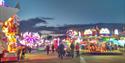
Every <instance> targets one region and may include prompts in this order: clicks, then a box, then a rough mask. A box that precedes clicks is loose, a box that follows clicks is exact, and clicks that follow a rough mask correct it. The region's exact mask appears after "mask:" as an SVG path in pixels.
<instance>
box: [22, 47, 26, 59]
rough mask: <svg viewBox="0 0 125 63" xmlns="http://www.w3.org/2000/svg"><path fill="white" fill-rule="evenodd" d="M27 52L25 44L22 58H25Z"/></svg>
mask: <svg viewBox="0 0 125 63" xmlns="http://www.w3.org/2000/svg"><path fill="white" fill-rule="evenodd" d="M25 54H26V47H25V46H23V47H22V54H21V55H22V56H21V59H24V58H25Z"/></svg>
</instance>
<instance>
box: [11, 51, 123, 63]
mask: <svg viewBox="0 0 125 63" xmlns="http://www.w3.org/2000/svg"><path fill="white" fill-rule="evenodd" d="M12 63H125V55H115V56H113V55H95V56H94V55H88V56H87V55H81V56H80V57H75V58H73V59H72V58H70V57H65V58H64V59H63V60H61V59H59V58H58V56H57V54H50V55H46V54H45V53H32V54H26V57H25V60H24V61H20V62H12Z"/></svg>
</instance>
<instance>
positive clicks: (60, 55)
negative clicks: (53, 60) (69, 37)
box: [58, 42, 65, 59]
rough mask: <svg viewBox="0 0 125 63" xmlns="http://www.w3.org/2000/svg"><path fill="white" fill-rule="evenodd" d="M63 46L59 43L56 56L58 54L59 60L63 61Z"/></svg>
mask: <svg viewBox="0 0 125 63" xmlns="http://www.w3.org/2000/svg"><path fill="white" fill-rule="evenodd" d="M64 52H65V51H64V44H63V43H62V42H61V43H60V44H59V46H58V54H59V58H61V59H63V56H64Z"/></svg>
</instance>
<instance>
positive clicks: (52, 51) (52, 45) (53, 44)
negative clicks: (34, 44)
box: [51, 44, 55, 53]
mask: <svg viewBox="0 0 125 63" xmlns="http://www.w3.org/2000/svg"><path fill="white" fill-rule="evenodd" d="M51 48H52V53H54V49H55V48H54V44H52V47H51Z"/></svg>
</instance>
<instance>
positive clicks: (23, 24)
mask: <svg viewBox="0 0 125 63" xmlns="http://www.w3.org/2000/svg"><path fill="white" fill-rule="evenodd" d="M38 23H43V24H47V21H45V20H43V19H41V18H38V17H36V18H31V19H28V20H22V21H20V26H19V27H20V32H26V31H30V32H34V31H37V30H35V25H36V24H38Z"/></svg>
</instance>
